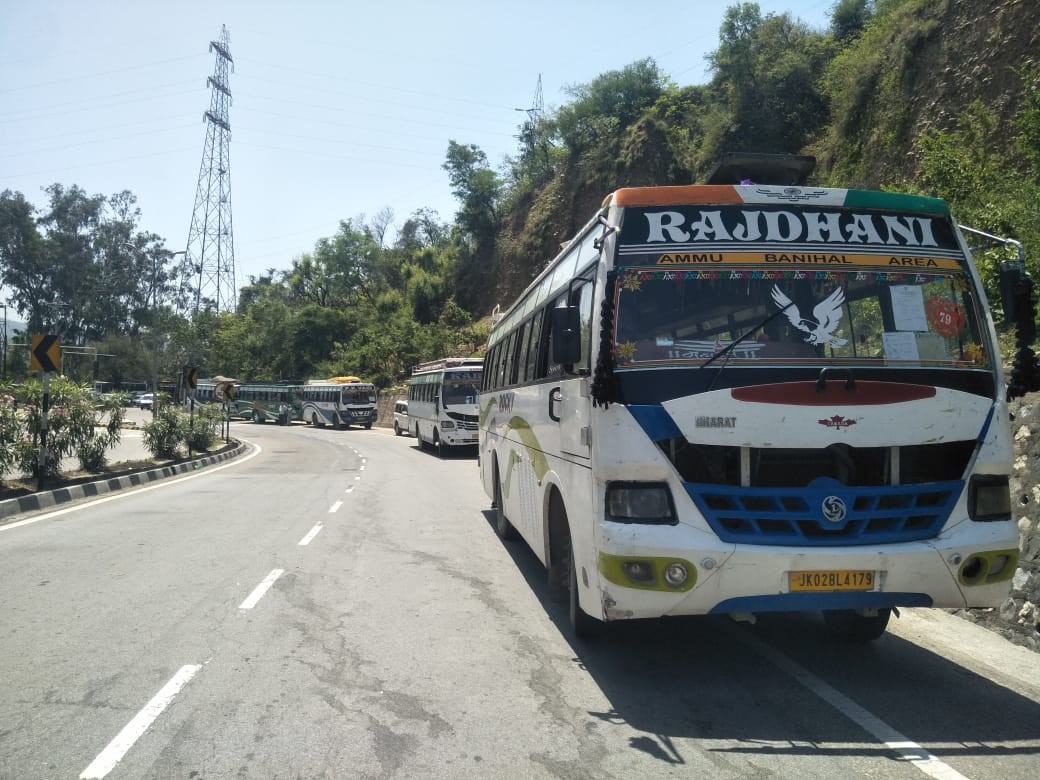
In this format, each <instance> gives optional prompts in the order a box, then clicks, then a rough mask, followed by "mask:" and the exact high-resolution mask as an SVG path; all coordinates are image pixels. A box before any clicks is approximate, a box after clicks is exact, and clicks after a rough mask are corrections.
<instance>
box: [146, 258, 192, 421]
mask: <svg viewBox="0 0 1040 780" xmlns="http://www.w3.org/2000/svg"><path fill="white" fill-rule="evenodd" d="M186 254H187V252H171V253H170V259H171V260H172V259H173V258H175V257H176V256H177V255H186ZM158 277H159V272H158V268H157V266H156V263H155V254H154V253H153V254H152V419H153V420H154V419H155V418H156V417H157V416H158V414H159V284H158V281H159V279H158Z"/></svg>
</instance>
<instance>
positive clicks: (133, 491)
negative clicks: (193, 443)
mask: <svg viewBox="0 0 1040 780" xmlns="http://www.w3.org/2000/svg"><path fill="white" fill-rule="evenodd" d="M241 441H243V442H246V443H247V444H249V446H250V447H255V448H256V449H255V450H254V451H253V452H251V453H249V454H248V455H244V456H242V457H241V458H232V459H231V460H229V461H228V462H227V463H225V464H224V465H222V466H207V467H206V468H205V469H202V470H200V471H197V472H195V473H194V474H188V475H187V476H184V477H177V478H176V479H164V480H160V481H159V482H157V483H156V484H154V485H147V486H145V487H138V488H130V489H126V490H122V491H120V492H118V493H113V494H112V495H110V496H105V497H104V498H94V499H90V500H88V501H84V502H83V503H82V504H76V506H70V507H65V508H64V509H57V510H55V511H53V512H48V513H47V514H45V515H37V516H36V517H30V518H28V519H26V520H16V521H15V522H13V523H7V524H4V525H0V532H3V531H10V530H11V529H12V528H20V527H21V526H23V525H30V524H32V523H38V522H40V521H41V520H49V519H50V518H52V517H61V516H62V515H67V514H71V513H72V512H79V511H80V510H81V509H87V508H88V507H92V506H97V505H98V504H107V503H108V502H109V501H119V500H122V499H124V498H130V497H131V496H138V495H140V494H141V493H147V492H149V491H150V490H158V489H159V488H165V487H169V486H170V485H176V484H178V483H179V482H186V481H187V480H189V479H198V478H199V477H207V476H209V475H210V474H212V473H213V472H214V471H222V470H223V469H229V468H231V467H232V466H239V465H241V464H243V463H245V462H246V461H249V460H252V459H253V458H255V457H256V456H257V455H259V454H260V453H261V452H263V449H262V448H261V447H260V445H259V444H254V443H253V442H250V441H247V440H246V439H241Z"/></svg>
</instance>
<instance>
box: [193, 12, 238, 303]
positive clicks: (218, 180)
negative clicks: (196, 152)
mask: <svg viewBox="0 0 1040 780" xmlns="http://www.w3.org/2000/svg"><path fill="white" fill-rule="evenodd" d="M209 50H210V51H211V52H214V64H213V75H212V76H210V77H209V78H208V79H206V85H207V86H208V87H209V88H210V101H209V110H208V111H207V112H206V113H205V114H203V121H204V122H205V123H206V146H205V148H204V149H203V150H202V165H201V166H199V184H198V189H197V190H196V191H195V210H194V211H193V212H192V215H191V228H190V229H189V230H188V248H187V251H186V252H185V255H184V264H183V266H182V270H181V285H182V287H181V299H182V301H183V303H182V305H183V307H184V309H185V310H186V311H188V312H190V313H192V314H197V313H198V311H199V309H213V310H215V311H234V310H235V307H236V304H237V295H238V290H237V288H236V287H235V238H234V233H233V231H232V228H231V156H230V142H231V123H230V121H229V120H228V106H230V105H231V89H230V88H229V86H228V73H229V72H230V73H233V72H234V70H235V61H234V60H233V59H231V46H230V38H229V36H228V30H227V27H226V26H223V25H222V26H221V28H220V40H219V41H210V44H209Z"/></svg>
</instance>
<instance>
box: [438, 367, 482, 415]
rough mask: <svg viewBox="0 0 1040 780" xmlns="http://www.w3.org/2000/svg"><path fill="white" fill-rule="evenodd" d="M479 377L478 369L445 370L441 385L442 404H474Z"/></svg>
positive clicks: (478, 387)
mask: <svg viewBox="0 0 1040 780" xmlns="http://www.w3.org/2000/svg"><path fill="white" fill-rule="evenodd" d="M480 377H481V372H479V371H456V372H451V373H449V372H445V374H444V383H443V385H442V386H441V398H442V400H443V401H444V405H445V406H458V405H459V404H475V403H476V402H477V394H478V393H479V392H480Z"/></svg>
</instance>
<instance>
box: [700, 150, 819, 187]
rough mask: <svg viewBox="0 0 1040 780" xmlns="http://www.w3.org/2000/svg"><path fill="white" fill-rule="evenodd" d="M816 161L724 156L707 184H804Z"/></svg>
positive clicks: (787, 156)
mask: <svg viewBox="0 0 1040 780" xmlns="http://www.w3.org/2000/svg"><path fill="white" fill-rule="evenodd" d="M814 168H816V158H815V157H810V156H808V155H801V154H760V153H757V152H727V153H726V154H724V155H722V157H721V158H719V161H718V162H717V163H716V164H715V168H714V169H713V170H712V172H711V173H710V174H709V175H708V180H707V182H706V183H707V184H789V185H799V184H805V182H806V181H807V180H808V178H809V174H811V173H812V172H813V169H814Z"/></svg>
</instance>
